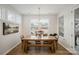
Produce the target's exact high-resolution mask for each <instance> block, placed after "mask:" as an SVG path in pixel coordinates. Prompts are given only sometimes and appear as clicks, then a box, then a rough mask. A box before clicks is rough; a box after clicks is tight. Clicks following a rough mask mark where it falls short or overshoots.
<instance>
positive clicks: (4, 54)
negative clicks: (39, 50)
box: [2, 42, 21, 55]
mask: <svg viewBox="0 0 79 59" xmlns="http://www.w3.org/2000/svg"><path fill="white" fill-rule="evenodd" d="M20 43H21V42H18V43H17V44H16V45H14V46H13V47H12V48H10V49H9V50H7V51H6V52H5V53H3V54H2V55H6V54H7V53H9V52H10V51H11V50H12V49H13V48H15V47H16V46H17V45H19V44H20Z"/></svg>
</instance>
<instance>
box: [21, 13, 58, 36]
mask: <svg viewBox="0 0 79 59" xmlns="http://www.w3.org/2000/svg"><path fill="white" fill-rule="evenodd" d="M40 18H41V19H48V20H49V31H48V33H49V34H50V33H57V16H56V15H41V16H40ZM34 19H37V20H38V19H39V16H37V15H24V16H23V21H22V26H23V30H22V32H23V35H25V36H26V35H30V21H31V20H34Z"/></svg>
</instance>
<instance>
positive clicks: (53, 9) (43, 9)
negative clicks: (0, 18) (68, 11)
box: [11, 4, 73, 15]
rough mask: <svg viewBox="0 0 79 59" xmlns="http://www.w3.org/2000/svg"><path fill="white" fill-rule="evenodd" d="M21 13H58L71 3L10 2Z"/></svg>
mask: <svg viewBox="0 0 79 59" xmlns="http://www.w3.org/2000/svg"><path fill="white" fill-rule="evenodd" d="M11 6H12V7H14V8H15V9H16V10H17V11H19V12H20V13H21V14H25V15H27V14H31V15H37V14H39V9H38V8H40V14H58V13H60V12H61V11H62V10H63V9H65V8H68V7H71V6H73V4H11Z"/></svg>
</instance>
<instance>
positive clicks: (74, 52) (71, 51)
mask: <svg viewBox="0 0 79 59" xmlns="http://www.w3.org/2000/svg"><path fill="white" fill-rule="evenodd" d="M59 44H60V45H61V46H63V47H64V48H65V49H67V50H68V51H69V52H70V53H72V54H73V55H76V54H77V53H76V51H74V50H73V49H69V48H67V47H66V46H64V45H63V44H62V43H60V42H59Z"/></svg>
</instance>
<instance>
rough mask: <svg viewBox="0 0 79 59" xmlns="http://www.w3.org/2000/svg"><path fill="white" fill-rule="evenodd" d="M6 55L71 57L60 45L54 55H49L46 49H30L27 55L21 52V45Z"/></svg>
mask: <svg viewBox="0 0 79 59" xmlns="http://www.w3.org/2000/svg"><path fill="white" fill-rule="evenodd" d="M7 55H72V54H71V53H70V52H68V51H67V50H66V49H65V48H63V47H62V46H61V45H58V49H57V50H56V52H55V53H51V51H50V49H49V48H47V47H36V48H35V47H30V48H29V50H28V53H26V52H24V51H23V50H22V47H21V44H19V45H18V46H17V47H15V48H14V49H13V50H12V51H10V52H9V53H8V54H7Z"/></svg>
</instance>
